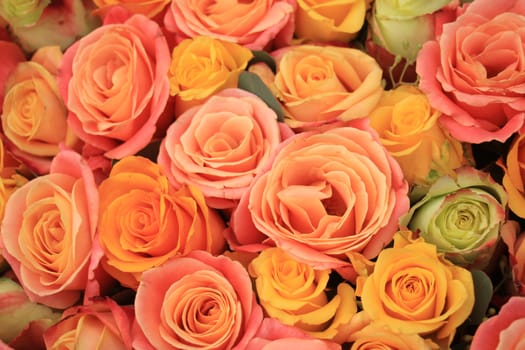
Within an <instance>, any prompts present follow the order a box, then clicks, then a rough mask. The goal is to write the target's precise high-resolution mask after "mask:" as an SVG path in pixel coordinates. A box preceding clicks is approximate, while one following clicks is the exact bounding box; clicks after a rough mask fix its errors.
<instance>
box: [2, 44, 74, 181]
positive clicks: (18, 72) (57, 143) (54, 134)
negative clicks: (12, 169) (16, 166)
mask: <svg viewBox="0 0 525 350" xmlns="http://www.w3.org/2000/svg"><path fill="white" fill-rule="evenodd" d="M61 61H62V52H61V51H60V49H59V48H58V46H46V47H42V48H40V49H39V50H38V51H37V52H35V54H34V55H33V57H32V59H31V61H27V62H21V63H19V64H18V65H17V67H16V69H15V70H14V71H13V72H12V73H11V74H10V75H9V79H8V80H7V83H6V86H5V92H6V95H5V100H4V105H3V111H2V115H1V119H2V130H3V132H4V135H5V138H6V145H7V146H8V148H9V149H10V151H11V152H12V153H13V154H15V155H16V156H17V157H19V158H20V159H23V160H24V162H25V163H26V164H27V165H28V166H30V167H31V168H32V169H33V170H34V171H36V172H37V173H39V174H44V173H48V172H49V166H50V164H51V160H52V158H53V157H54V156H55V155H56V154H57V153H58V151H59V149H60V147H63V146H65V147H68V148H73V147H76V146H77V145H78V138H77V137H76V136H75V135H74V134H73V132H72V130H71V129H70V128H69V127H68V125H67V109H66V106H65V105H64V102H63V101H62V96H60V92H59V90H58V84H57V71H58V68H59V66H60V63H61Z"/></svg>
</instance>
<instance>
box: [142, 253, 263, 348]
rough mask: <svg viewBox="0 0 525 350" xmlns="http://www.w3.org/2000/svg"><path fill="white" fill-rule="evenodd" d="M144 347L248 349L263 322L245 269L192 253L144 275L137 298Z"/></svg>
mask: <svg viewBox="0 0 525 350" xmlns="http://www.w3.org/2000/svg"><path fill="white" fill-rule="evenodd" d="M135 314H136V322H137V326H138V331H137V333H136V336H135V338H134V341H133V347H134V348H135V349H137V350H141V349H151V348H152V347H153V348H154V349H158V350H163V349H196V348H207V349H233V350H241V349H247V344H248V342H249V341H250V339H252V338H253V337H254V335H255V334H256V332H257V330H258V328H259V325H260V324H261V322H262V319H263V313H262V309H261V307H260V306H259V305H258V304H257V302H256V298H255V294H254V292H253V290H252V284H251V280H250V277H249V276H248V273H247V271H246V270H245V269H244V267H242V265H241V264H240V263H238V262H235V261H233V260H231V259H230V258H228V257H226V256H212V255H211V254H209V253H207V252H204V251H193V252H191V253H189V254H188V255H187V256H184V257H177V258H173V259H171V260H168V261H167V262H166V263H164V264H163V265H161V266H159V267H155V268H153V269H151V270H148V271H146V272H144V274H143V278H142V281H141V282H140V285H139V288H138V289H137V295H136V298H135Z"/></svg>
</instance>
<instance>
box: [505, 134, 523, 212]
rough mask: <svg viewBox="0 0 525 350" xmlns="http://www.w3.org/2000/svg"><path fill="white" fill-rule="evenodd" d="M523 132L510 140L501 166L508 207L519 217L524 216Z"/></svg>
mask: <svg viewBox="0 0 525 350" xmlns="http://www.w3.org/2000/svg"><path fill="white" fill-rule="evenodd" d="M524 155H525V134H521V135H518V136H516V138H515V139H514V140H513V141H512V144H511V146H510V148H509V151H508V153H507V158H506V164H505V166H503V169H504V171H505V173H504V175H503V180H502V184H503V188H505V191H506V192H507V195H508V197H509V208H510V210H512V212H513V213H514V214H516V215H517V216H519V217H520V218H525V164H524V161H523V159H524Z"/></svg>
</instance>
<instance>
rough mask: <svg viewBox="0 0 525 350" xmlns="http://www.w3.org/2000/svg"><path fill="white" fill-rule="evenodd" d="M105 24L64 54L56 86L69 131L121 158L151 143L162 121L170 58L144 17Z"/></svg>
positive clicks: (154, 27)
mask: <svg viewBox="0 0 525 350" xmlns="http://www.w3.org/2000/svg"><path fill="white" fill-rule="evenodd" d="M116 17H117V16H108V17H107V18H109V19H113V18H116ZM108 22H109V21H106V23H105V25H103V26H102V27H100V28H97V29H95V30H93V31H92V32H90V33H89V34H88V35H86V36H84V37H83V38H81V39H80V40H78V41H77V42H75V44H74V45H72V46H71V47H69V48H68V49H67V51H66V52H65V54H64V59H63V62H62V66H61V68H60V75H59V87H60V90H61V94H62V96H63V97H64V101H66V106H67V108H68V110H69V116H68V122H69V125H70V126H71V128H72V129H73V130H74V132H75V133H76V134H77V135H78V136H79V137H80V138H81V139H82V140H83V141H85V142H86V143H88V144H91V145H93V146H95V147H98V148H100V149H102V150H104V151H105V156H106V157H108V158H112V159H120V158H123V157H125V156H127V155H132V154H135V153H137V152H138V151H139V150H141V149H142V148H144V147H145V146H146V145H147V144H148V143H150V141H151V140H152V138H153V136H154V134H155V131H156V126H157V124H158V123H160V122H161V121H160V117H161V115H162V113H163V112H164V109H165V107H166V105H167V101H168V97H169V81H168V69H169V61H170V53H169V49H168V44H167V42H166V39H165V37H164V35H163V33H162V31H161V29H160V28H159V26H158V24H157V23H155V22H154V21H152V20H149V19H148V18H147V17H145V16H143V15H134V16H132V17H131V18H129V19H127V20H126V21H125V22H124V23H108Z"/></svg>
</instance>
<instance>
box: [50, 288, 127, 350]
mask: <svg viewBox="0 0 525 350" xmlns="http://www.w3.org/2000/svg"><path fill="white" fill-rule="evenodd" d="M133 318H134V317H133V308H132V307H129V306H124V307H122V306H119V305H118V304H117V303H116V302H115V301H113V300H111V299H109V298H99V299H97V300H95V301H94V302H93V303H91V304H89V305H79V306H74V307H71V308H69V309H67V310H65V311H64V313H63V314H62V317H61V319H60V321H59V322H58V323H56V324H55V325H53V326H52V327H50V328H48V329H47V330H46V332H45V333H44V341H45V344H46V349H64V348H79V347H83V348H86V349H131V325H132V322H133Z"/></svg>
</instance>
